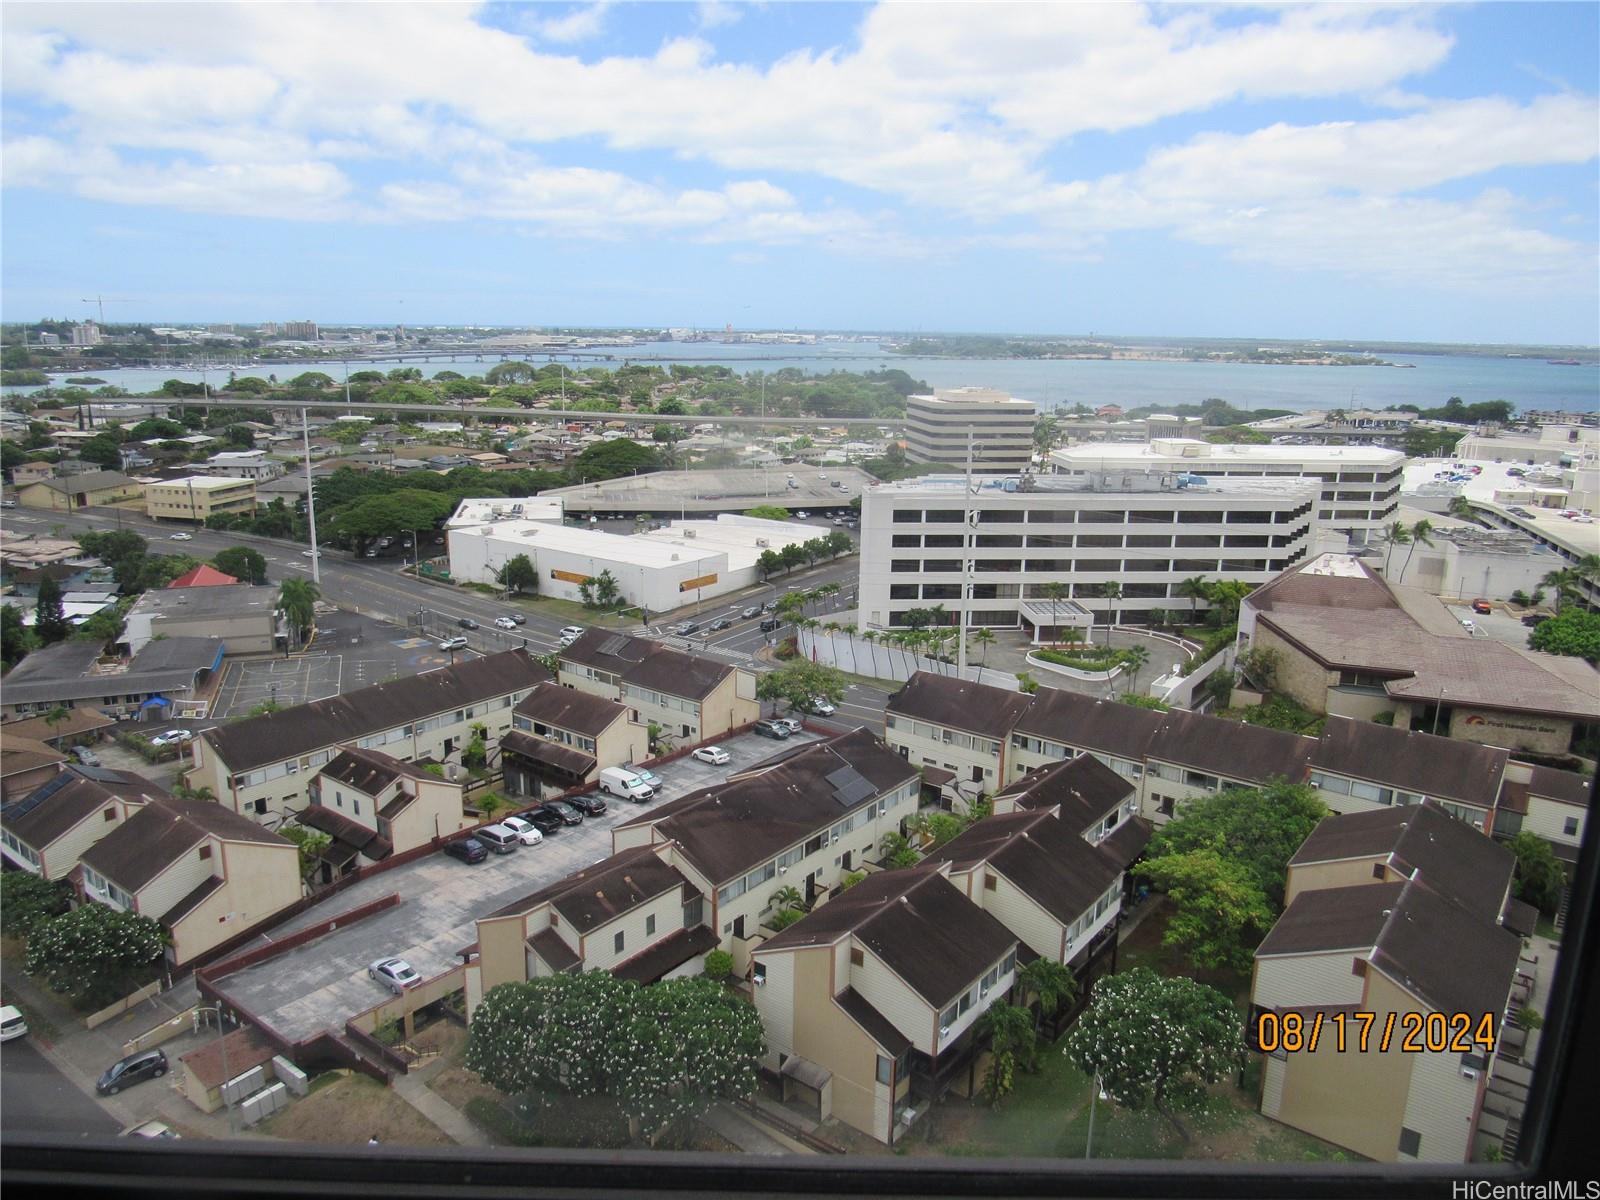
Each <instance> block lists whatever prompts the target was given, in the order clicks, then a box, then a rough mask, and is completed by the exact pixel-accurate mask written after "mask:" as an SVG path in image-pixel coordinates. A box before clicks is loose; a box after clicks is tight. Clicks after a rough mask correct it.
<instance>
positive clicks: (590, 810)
mask: <svg viewBox="0 0 1600 1200" xmlns="http://www.w3.org/2000/svg"><path fill="white" fill-rule="evenodd" d="M563 803H565V804H570V805H572V807H573V808H575V809H577V810H578V811H579V812H581V813H582V814H583V815H584V816H586V817H598V816H600V815H601V814H602V813H604V812H605V811H606V802H605V801H604V800H602V799H600V797H599V796H596V795H594V794H593V793H592V792H580V793H578V794H577V795H575V796H568V797H567V798H566V800H565V801H563Z"/></svg>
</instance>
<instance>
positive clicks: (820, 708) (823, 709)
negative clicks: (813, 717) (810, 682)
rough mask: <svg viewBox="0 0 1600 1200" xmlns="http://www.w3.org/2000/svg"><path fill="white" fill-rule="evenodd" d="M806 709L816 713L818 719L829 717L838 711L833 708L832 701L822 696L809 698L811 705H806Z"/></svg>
mask: <svg viewBox="0 0 1600 1200" xmlns="http://www.w3.org/2000/svg"><path fill="white" fill-rule="evenodd" d="M806 708H807V709H808V710H810V711H811V712H814V713H816V714H817V716H819V717H831V716H833V714H834V713H836V712H838V711H839V710H838V709H836V708H834V706H833V703H832V701H830V700H828V699H827V698H825V697H823V696H813V697H811V703H810V704H808V705H806Z"/></svg>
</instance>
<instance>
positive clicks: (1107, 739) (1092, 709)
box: [1016, 688, 1161, 762]
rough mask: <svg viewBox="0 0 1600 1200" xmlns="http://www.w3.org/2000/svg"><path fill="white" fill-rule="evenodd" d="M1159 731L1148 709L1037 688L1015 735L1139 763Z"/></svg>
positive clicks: (1158, 716)
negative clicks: (1029, 736)
mask: <svg viewBox="0 0 1600 1200" xmlns="http://www.w3.org/2000/svg"><path fill="white" fill-rule="evenodd" d="M1160 728H1161V714H1160V713H1159V712H1154V711H1152V710H1151V709H1148V708H1136V707H1135V706H1133V705H1131V704H1121V703H1118V702H1117V701H1114V700H1091V699H1090V698H1089V697H1088V696H1080V695H1078V694H1077V693H1075V692H1064V691H1061V690H1059V689H1057V688H1040V689H1039V690H1038V691H1037V692H1036V693H1034V696H1033V703H1032V704H1030V705H1029V706H1028V710H1027V711H1026V712H1025V713H1023V714H1022V716H1021V717H1020V718H1019V719H1018V721H1017V727H1016V732H1018V733H1025V734H1031V735H1032V736H1034V737H1039V738H1048V739H1049V740H1051V741H1055V742H1061V743H1063V744H1066V745H1072V746H1080V747H1082V748H1084V749H1086V750H1096V751H1099V752H1100V753H1101V754H1111V755H1115V756H1117V757H1118V758H1126V759H1131V760H1133V761H1134V762H1142V761H1143V760H1144V756H1145V754H1146V753H1147V752H1148V751H1149V749H1150V739H1151V738H1153V737H1154V736H1155V734H1156V731H1157V730H1158V729H1160Z"/></svg>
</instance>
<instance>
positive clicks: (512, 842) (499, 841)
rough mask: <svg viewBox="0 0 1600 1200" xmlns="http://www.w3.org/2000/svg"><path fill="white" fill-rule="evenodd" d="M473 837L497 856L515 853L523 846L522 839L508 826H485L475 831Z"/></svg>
mask: <svg viewBox="0 0 1600 1200" xmlns="http://www.w3.org/2000/svg"><path fill="white" fill-rule="evenodd" d="M472 836H473V837H475V838H477V839H478V840H479V841H480V842H482V843H483V844H484V846H485V847H487V848H488V849H489V850H491V851H492V852H494V853H495V854H511V853H514V852H515V851H516V848H517V847H518V846H520V845H521V844H522V839H521V838H519V837H517V835H516V833H515V832H513V831H512V830H511V828H510V827H509V826H506V825H499V824H496V825H485V826H483V827H482V828H480V829H475V830H473V832H472Z"/></svg>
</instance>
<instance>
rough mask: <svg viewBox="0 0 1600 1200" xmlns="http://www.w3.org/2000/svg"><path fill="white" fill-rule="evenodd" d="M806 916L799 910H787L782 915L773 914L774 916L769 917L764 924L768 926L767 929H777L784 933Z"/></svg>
mask: <svg viewBox="0 0 1600 1200" xmlns="http://www.w3.org/2000/svg"><path fill="white" fill-rule="evenodd" d="M805 915H806V914H805V913H803V912H801V911H800V910H799V909H798V908H786V909H784V910H783V911H782V912H780V913H773V914H772V916H770V917H768V918H767V919H766V920H765V921H764V922H762V923H763V924H764V925H766V926H767V928H769V929H775V930H777V931H778V932H779V933H782V932H783V931H784V930H785V929H787V928H789V926H791V925H793V924H794V923H795V922H796V921H798V920H799V919H800V918H801V917H803V916H805Z"/></svg>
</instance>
